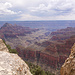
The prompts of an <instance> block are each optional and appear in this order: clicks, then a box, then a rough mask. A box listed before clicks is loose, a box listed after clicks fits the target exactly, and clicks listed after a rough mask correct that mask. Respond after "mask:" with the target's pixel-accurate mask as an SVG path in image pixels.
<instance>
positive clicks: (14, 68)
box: [0, 51, 32, 75]
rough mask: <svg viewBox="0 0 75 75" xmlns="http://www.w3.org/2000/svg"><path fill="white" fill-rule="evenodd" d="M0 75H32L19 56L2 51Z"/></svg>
mask: <svg viewBox="0 0 75 75" xmlns="http://www.w3.org/2000/svg"><path fill="white" fill-rule="evenodd" d="M0 75H32V74H31V73H30V71H29V67H28V65H27V64H26V63H25V62H24V61H23V60H22V59H21V58H20V57H19V56H18V55H17V54H10V53H8V52H3V51H0Z"/></svg>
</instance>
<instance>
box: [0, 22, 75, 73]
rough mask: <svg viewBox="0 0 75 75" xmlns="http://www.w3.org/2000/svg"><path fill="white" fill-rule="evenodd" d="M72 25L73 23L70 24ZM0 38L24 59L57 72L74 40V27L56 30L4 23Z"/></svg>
mask: <svg viewBox="0 0 75 75" xmlns="http://www.w3.org/2000/svg"><path fill="white" fill-rule="evenodd" d="M72 25H73V26H74V23H73V24H72ZM0 38H2V39H3V40H5V41H6V43H7V44H9V45H11V47H12V48H16V49H17V51H18V53H19V56H21V57H22V58H23V59H24V60H28V61H30V62H33V63H34V64H38V65H40V66H42V68H43V69H45V70H49V71H51V72H54V73H56V74H58V72H59V69H60V67H61V65H62V64H63V63H64V61H65V59H66V58H67V57H68V55H69V54H70V49H71V47H72V45H73V44H74V42H75V27H67V28H65V29H60V30H57V31H54V32H52V31H50V30H49V29H48V30H47V29H44V28H41V29H39V28H30V27H22V26H18V25H12V24H9V23H5V24H4V25H3V26H2V27H1V28H0Z"/></svg>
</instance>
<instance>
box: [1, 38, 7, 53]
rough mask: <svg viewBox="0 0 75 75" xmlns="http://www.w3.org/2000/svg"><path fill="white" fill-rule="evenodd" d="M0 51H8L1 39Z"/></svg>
mask: <svg viewBox="0 0 75 75" xmlns="http://www.w3.org/2000/svg"><path fill="white" fill-rule="evenodd" d="M0 51H6V52H8V49H7V47H6V45H5V44H4V43H3V41H2V39H0Z"/></svg>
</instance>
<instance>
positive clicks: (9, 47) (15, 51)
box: [3, 40, 18, 54]
mask: <svg viewBox="0 0 75 75" xmlns="http://www.w3.org/2000/svg"><path fill="white" fill-rule="evenodd" d="M3 42H4V43H5V41H4V40H3ZM5 45H6V46H7V48H8V50H9V52H10V53H15V54H18V52H17V50H16V49H11V46H10V45H7V44H6V43H5Z"/></svg>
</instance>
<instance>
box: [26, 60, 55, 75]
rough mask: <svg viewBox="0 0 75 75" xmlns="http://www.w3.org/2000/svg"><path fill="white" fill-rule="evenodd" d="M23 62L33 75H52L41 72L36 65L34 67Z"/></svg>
mask: <svg viewBox="0 0 75 75" xmlns="http://www.w3.org/2000/svg"><path fill="white" fill-rule="evenodd" d="M25 62H26V63H27V64H28V66H29V68H30V71H31V73H32V74H33V75H54V74H52V73H50V72H49V71H44V70H42V69H41V67H40V66H38V65H34V64H32V63H29V62H27V61H25Z"/></svg>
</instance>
